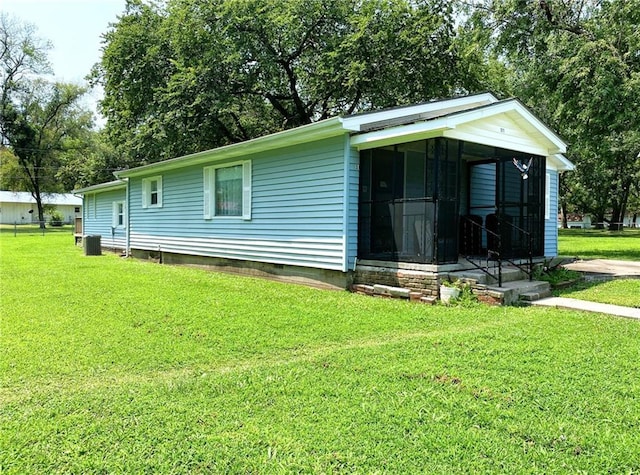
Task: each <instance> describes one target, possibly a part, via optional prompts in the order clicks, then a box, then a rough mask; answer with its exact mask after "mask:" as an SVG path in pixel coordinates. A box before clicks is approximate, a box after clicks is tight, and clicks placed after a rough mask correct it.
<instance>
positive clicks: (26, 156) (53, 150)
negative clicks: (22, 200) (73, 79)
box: [0, 15, 92, 227]
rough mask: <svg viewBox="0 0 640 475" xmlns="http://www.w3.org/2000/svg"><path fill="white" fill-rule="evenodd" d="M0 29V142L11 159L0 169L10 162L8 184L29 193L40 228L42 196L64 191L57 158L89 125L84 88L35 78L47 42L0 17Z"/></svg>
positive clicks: (44, 66)
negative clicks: (10, 173) (36, 211)
mask: <svg viewBox="0 0 640 475" xmlns="http://www.w3.org/2000/svg"><path fill="white" fill-rule="evenodd" d="M0 28H1V30H0V41H1V42H2V43H1V48H2V50H1V56H0V60H1V61H0V67H1V68H2V71H1V72H0V74H2V76H0V86H1V87H2V91H1V95H0V98H1V100H2V103H1V104H0V114H1V115H0V124H1V127H0V131H1V133H2V146H3V147H8V148H9V149H10V151H11V153H12V155H13V156H14V157H15V159H16V160H15V161H12V160H8V161H6V164H5V162H4V161H3V170H6V169H7V167H9V169H10V167H12V166H13V170H12V179H11V182H12V184H13V185H14V186H20V185H22V186H24V187H25V188H26V189H27V190H29V191H30V192H31V194H32V196H33V198H34V199H35V201H36V205H37V207H38V220H39V221H40V225H41V227H44V206H43V203H42V196H43V194H45V193H47V192H55V191H64V190H63V189H62V183H61V182H60V180H59V179H58V177H57V174H58V171H59V168H60V166H61V163H62V162H61V159H62V157H63V156H64V155H65V154H67V155H68V154H69V153H72V152H73V151H78V150H81V149H82V148H83V147H84V143H85V142H83V141H82V140H81V138H82V137H83V134H85V133H86V131H88V130H89V129H90V128H91V127H92V114H91V112H89V111H87V110H85V109H84V108H82V107H81V106H80V104H79V99H80V98H81V97H82V95H83V94H84V93H85V91H86V89H85V88H83V87H80V86H76V85H73V84H63V83H50V82H47V81H46V80H44V79H42V77H37V76H35V75H36V74H41V73H44V72H48V71H49V67H48V63H47V62H46V49H47V47H48V43H45V42H43V41H41V40H39V39H37V38H36V37H35V30H34V29H33V27H32V26H29V25H26V24H24V25H23V24H21V23H19V22H17V21H11V20H9V19H8V17H6V16H4V15H3V16H0ZM16 162H17V170H19V171H20V176H18V175H17V170H16V169H15V164H16ZM12 164H13V165H12ZM3 181H5V180H3ZM23 189H24V188H23Z"/></svg>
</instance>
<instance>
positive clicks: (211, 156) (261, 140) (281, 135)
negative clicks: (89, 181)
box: [114, 117, 346, 178]
mask: <svg viewBox="0 0 640 475" xmlns="http://www.w3.org/2000/svg"><path fill="white" fill-rule="evenodd" d="M344 133H346V131H345V129H344V127H343V124H342V118H341V117H332V118H330V119H325V120H321V121H319V122H314V123H312V124H308V125H303V126H301V127H296V128H295V129H289V130H284V131H282V132H276V133H275V134H270V135H265V136H263V137H258V138H255V139H251V140H246V141H244V142H239V143H235V144H231V145H225V146H224V147H218V148H214V149H211V150H205V151H203V152H198V153H193V154H191V155H185V156H182V157H177V158H171V159H169V160H164V161H162V162H157V163H152V164H149V165H143V166H141V167H137V168H132V169H130V170H122V171H118V172H115V173H114V175H115V176H116V177H117V178H122V177H134V176H143V175H149V174H152V173H161V172H165V171H168V170H174V169H177V168H182V167H186V166H192V165H199V164H204V163H211V162H214V161H220V160H225V159H229V158H235V157H244V156H247V155H249V154H253V153H258V152H264V151H267V150H273V149H276V148H282V147H287V146H291V145H299V144H302V143H308V142H313V141H316V140H321V139H325V138H329V137H336V136H339V135H342V134H344Z"/></svg>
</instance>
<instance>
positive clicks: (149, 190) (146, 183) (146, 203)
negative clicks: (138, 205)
mask: <svg viewBox="0 0 640 475" xmlns="http://www.w3.org/2000/svg"><path fill="white" fill-rule="evenodd" d="M142 207H143V208H161V207H162V177H161V176H154V177H151V178H143V179H142Z"/></svg>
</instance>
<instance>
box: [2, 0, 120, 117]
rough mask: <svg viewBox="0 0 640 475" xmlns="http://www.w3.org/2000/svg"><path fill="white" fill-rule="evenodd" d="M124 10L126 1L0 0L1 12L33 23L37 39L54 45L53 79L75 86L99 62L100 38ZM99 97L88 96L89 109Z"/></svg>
mask: <svg viewBox="0 0 640 475" xmlns="http://www.w3.org/2000/svg"><path fill="white" fill-rule="evenodd" d="M124 7H125V0H0V11H2V12H4V13H9V14H11V15H12V16H14V17H18V18H19V19H20V20H22V21H26V22H28V23H32V24H34V25H35V26H36V27H37V29H38V36H40V37H41V38H44V39H47V40H49V41H50V42H51V43H52V44H53V49H52V50H51V51H49V61H50V62H51V65H52V67H53V72H54V75H55V78H56V79H57V80H61V81H64V82H73V83H76V84H85V80H84V78H85V76H86V75H87V74H89V71H90V70H91V67H92V66H93V65H94V64H95V63H96V62H98V61H99V60H100V47H101V38H100V35H102V33H104V32H105V31H107V29H108V27H109V23H112V22H115V21H116V19H117V18H116V17H117V16H118V15H119V14H120V13H122V12H123V11H124ZM101 94H102V93H101V91H93V92H91V93H90V97H89V98H88V102H89V104H90V106H91V107H92V108H95V103H96V101H97V100H98V99H99V98H100V97H101Z"/></svg>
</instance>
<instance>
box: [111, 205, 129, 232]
mask: <svg viewBox="0 0 640 475" xmlns="http://www.w3.org/2000/svg"><path fill="white" fill-rule="evenodd" d="M125 210H126V208H125V205H124V201H114V202H113V219H112V223H111V226H112V227H114V228H124V227H125V223H126V222H125V214H126V211H125Z"/></svg>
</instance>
